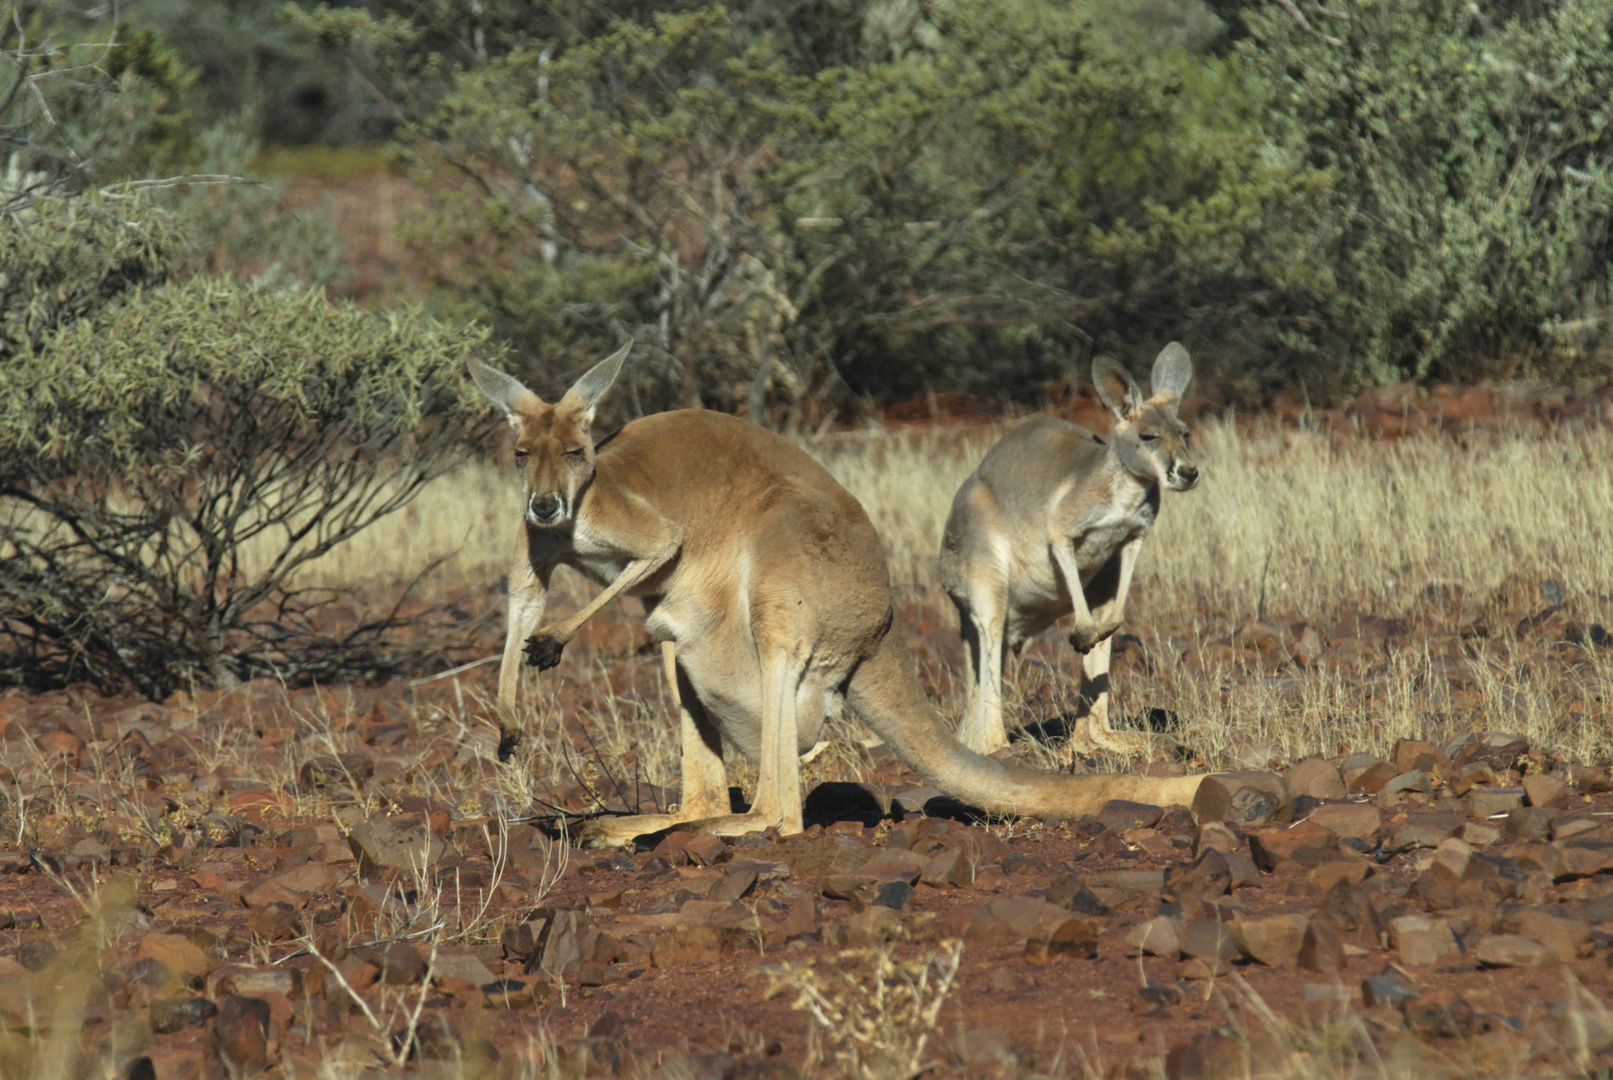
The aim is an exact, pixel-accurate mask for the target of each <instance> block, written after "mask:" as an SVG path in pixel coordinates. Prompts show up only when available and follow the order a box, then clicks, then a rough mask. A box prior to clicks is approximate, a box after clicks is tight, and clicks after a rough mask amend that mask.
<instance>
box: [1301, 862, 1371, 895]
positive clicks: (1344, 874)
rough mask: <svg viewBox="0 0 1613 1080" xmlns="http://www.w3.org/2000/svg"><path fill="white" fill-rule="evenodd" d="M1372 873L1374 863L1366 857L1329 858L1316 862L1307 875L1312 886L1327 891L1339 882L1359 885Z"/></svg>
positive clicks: (1306, 877) (1317, 889)
mask: <svg viewBox="0 0 1613 1080" xmlns="http://www.w3.org/2000/svg"><path fill="white" fill-rule="evenodd" d="M1371 873H1372V863H1371V862H1369V861H1368V860H1367V859H1364V858H1360V857H1357V858H1353V859H1339V858H1335V859H1328V860H1326V861H1324V862H1320V863H1317V864H1316V867H1315V868H1314V869H1313V870H1311V872H1310V873H1309V874H1307V875H1306V876H1305V880H1307V881H1309V882H1310V884H1311V888H1313V889H1315V890H1316V891H1317V892H1322V893H1325V892H1327V891H1328V890H1329V889H1331V888H1332V887H1333V886H1334V885H1336V884H1338V883H1339V882H1341V881H1343V882H1347V883H1349V884H1351V885H1359V884H1361V882H1363V881H1365V880H1366V879H1367V878H1368V876H1370V875H1371Z"/></svg>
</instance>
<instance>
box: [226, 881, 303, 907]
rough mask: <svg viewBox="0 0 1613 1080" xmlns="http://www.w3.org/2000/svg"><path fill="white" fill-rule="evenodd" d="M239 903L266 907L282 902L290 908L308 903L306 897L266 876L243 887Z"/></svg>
mask: <svg viewBox="0 0 1613 1080" xmlns="http://www.w3.org/2000/svg"><path fill="white" fill-rule="evenodd" d="M241 903H243V904H245V905H246V906H247V907H249V908H266V907H272V906H274V905H276V904H284V905H286V906H287V907H290V908H292V909H300V908H302V907H303V906H304V905H306V904H307V903H308V898H307V897H305V896H303V895H301V894H299V893H295V892H292V891H291V890H290V889H288V888H286V887H285V886H284V885H282V884H281V883H280V882H279V881H278V880H276V879H275V878H266V879H264V880H263V881H260V882H258V883H257V884H256V885H254V886H252V887H251V888H249V889H243V890H242V892H241Z"/></svg>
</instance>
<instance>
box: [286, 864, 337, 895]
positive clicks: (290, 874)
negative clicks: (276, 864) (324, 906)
mask: <svg viewBox="0 0 1613 1080" xmlns="http://www.w3.org/2000/svg"><path fill="white" fill-rule="evenodd" d="M273 880H274V881H276V882H278V883H279V884H280V885H282V886H284V887H285V888H286V889H288V890H290V891H291V892H293V893H296V894H298V895H300V896H308V895H319V894H322V893H328V892H330V891H331V890H333V889H335V888H336V872H335V871H334V870H332V869H331V868H330V867H329V866H327V865H326V864H325V863H323V862H306V863H303V864H302V865H301V866H299V867H297V868H296V869H295V870H288V871H286V872H285V873H284V874H278V875H276V876H275V877H274V878H273Z"/></svg>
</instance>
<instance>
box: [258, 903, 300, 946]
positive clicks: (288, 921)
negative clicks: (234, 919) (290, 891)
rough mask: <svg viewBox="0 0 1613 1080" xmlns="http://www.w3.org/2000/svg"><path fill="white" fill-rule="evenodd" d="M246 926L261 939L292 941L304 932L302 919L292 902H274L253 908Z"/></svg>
mask: <svg viewBox="0 0 1613 1080" xmlns="http://www.w3.org/2000/svg"><path fill="white" fill-rule="evenodd" d="M246 927H247V929H248V930H249V931H250V932H251V933H252V936H253V937H255V938H258V939H259V940H260V941H291V940H294V939H295V938H297V937H298V936H299V935H300V934H301V933H302V921H301V920H300V919H298V918H297V909H296V908H294V907H292V906H291V905H290V904H285V903H274V904H269V905H268V906H266V907H257V908H253V909H252V913H251V914H250V915H248V916H247V918H246Z"/></svg>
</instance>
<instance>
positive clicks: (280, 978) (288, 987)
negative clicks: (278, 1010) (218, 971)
mask: <svg viewBox="0 0 1613 1080" xmlns="http://www.w3.org/2000/svg"><path fill="white" fill-rule="evenodd" d="M218 991H220V992H223V993H225V994H238V995H240V996H242V997H263V996H264V995H266V994H279V995H282V996H284V997H287V998H293V997H301V996H302V971H301V970H300V969H298V968H294V967H291V966H289V965H287V966H284V967H271V968H255V969H253V968H238V969H236V970H234V971H231V972H230V973H229V974H227V975H225V976H224V977H223V978H222V979H220V980H219V981H218Z"/></svg>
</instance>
